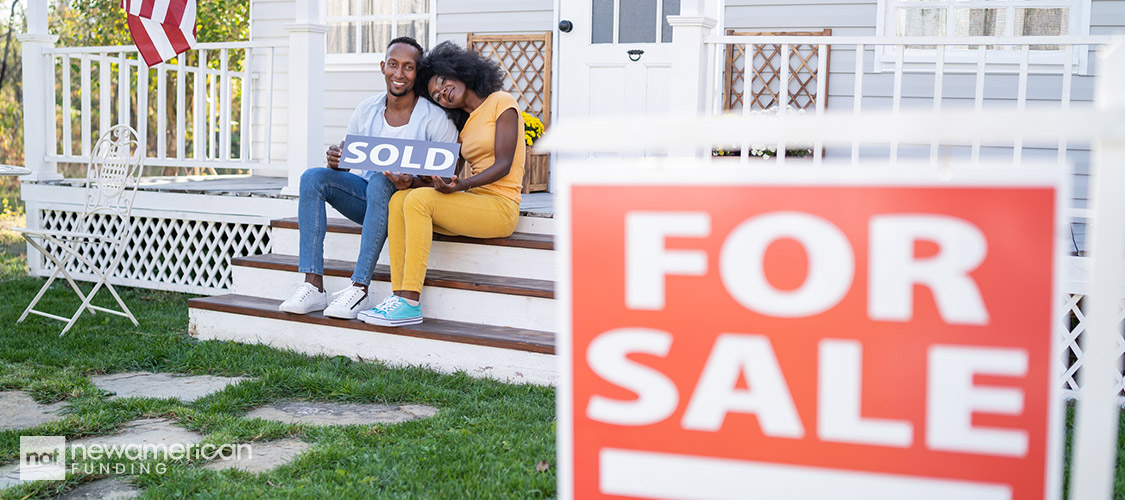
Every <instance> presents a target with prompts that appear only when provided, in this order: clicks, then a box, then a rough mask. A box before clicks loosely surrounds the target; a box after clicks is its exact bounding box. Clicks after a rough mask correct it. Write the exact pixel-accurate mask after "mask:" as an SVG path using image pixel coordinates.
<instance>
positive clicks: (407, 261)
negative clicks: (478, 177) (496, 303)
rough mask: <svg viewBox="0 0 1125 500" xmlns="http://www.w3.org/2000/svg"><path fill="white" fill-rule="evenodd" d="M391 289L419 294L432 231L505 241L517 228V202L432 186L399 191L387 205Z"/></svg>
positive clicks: (484, 192) (424, 275)
mask: <svg viewBox="0 0 1125 500" xmlns="http://www.w3.org/2000/svg"><path fill="white" fill-rule="evenodd" d="M388 210H389V212H390V214H389V217H388V221H387V240H388V241H389V243H390V257H391V289H392V290H405V291H410V292H418V293H421V292H422V282H423V281H425V280H426V265H427V263H428V262H429V260H430V244H431V243H432V242H433V239H434V233H435V232H437V233H441V234H449V235H462V236H469V237H472V238H504V237H507V236H510V235H511V234H512V231H515V230H516V222H518V221H519V215H520V213H519V204H518V203H516V202H515V201H512V200H510V199H508V198H505V197H503V196H500V195H498V194H493V193H491V192H488V191H485V190H481V189H476V190H473V191H472V192H468V191H459V192H456V193H448V194H446V193H439V192H437V191H436V190H434V188H428V187H426V188H415V189H403V190H400V191H399V192H397V193H395V194H394V196H391V202H390V204H389V205H388Z"/></svg>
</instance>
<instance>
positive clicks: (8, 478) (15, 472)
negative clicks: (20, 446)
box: [0, 462, 20, 490]
mask: <svg viewBox="0 0 1125 500" xmlns="http://www.w3.org/2000/svg"><path fill="white" fill-rule="evenodd" d="M17 484H20V463H19V462H14V463H10V464H8V465H4V466H0V490H2V489H4V488H10V487H12V486H15V485H17Z"/></svg>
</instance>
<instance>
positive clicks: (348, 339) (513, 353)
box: [188, 309, 558, 385]
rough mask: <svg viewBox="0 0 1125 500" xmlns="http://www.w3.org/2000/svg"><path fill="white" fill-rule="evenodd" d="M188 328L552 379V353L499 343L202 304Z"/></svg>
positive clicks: (508, 377)
mask: <svg viewBox="0 0 1125 500" xmlns="http://www.w3.org/2000/svg"><path fill="white" fill-rule="evenodd" d="M188 317H189V327H188V328H189V331H190V332H191V334H192V335H194V336H195V337H196V338H198V339H200V340H230V341H235V342H241V343H245V344H263V345H268V346H271V347H274V348H278V349H289V350H293V351H297V352H301V353H304V354H309V355H320V354H323V355H327V356H347V357H349V358H352V359H357V360H361V361H381V362H383V363H386V364H388V365H391V366H425V367H427V368H430V369H432V370H435V371H439V372H442V373H454V372H457V371H464V372H465V373H467V374H468V375H470V376H473V377H478V378H491V379H495V380H500V381H503V382H509V383H529V384H536V385H555V384H556V381H557V378H558V377H557V375H556V360H555V356H553V355H550V354H541V353H534V352H526V351H517V350H513V349H502V348H498V347H486V346H479V345H473V344H462V343H457V342H445V341H440V340H433V339H423V338H417V337H409V336H405V335H390V334H385V333H379V332H370V331H361V330H353V329H349V328H338V327H333V326H326V325H314V324H309V323H302V322H296V321H286V320H282V319H273V318H262V317H258V316H247V315H241V314H233V313H226V312H218V311H211V310H206V309H189V310H188Z"/></svg>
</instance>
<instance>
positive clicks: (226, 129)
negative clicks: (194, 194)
mask: <svg viewBox="0 0 1125 500" xmlns="http://www.w3.org/2000/svg"><path fill="white" fill-rule="evenodd" d="M219 54H220V56H219V73H220V74H221V76H220V77H219V78H221V80H220V84H221V85H222V87H221V89H222V90H221V91H220V92H219V94H220V96H219V110H220V114H219V130H220V131H219V156H220V157H221V158H222V159H223V161H230V121H231V117H232V115H233V114H234V111H233V110H232V108H233V107H234V106H232V104H234V103H232V102H231V95H230V71H229V70H230V67H229V62H228V61H227V58H228V55H229V54H228V52H227V49H223V50H221V51H219Z"/></svg>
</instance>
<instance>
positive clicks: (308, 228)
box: [297, 167, 396, 285]
mask: <svg viewBox="0 0 1125 500" xmlns="http://www.w3.org/2000/svg"><path fill="white" fill-rule="evenodd" d="M395 191H396V189H395V186H394V184H392V183H391V181H390V180H388V179H387V178H386V177H383V176H382V175H379V174H376V175H375V176H373V177H372V178H371V182H368V181H366V180H364V179H363V178H362V177H360V176H358V175H355V174H352V173H349V172H347V171H342V170H332V169H330V168H323V167H314V168H310V169H308V170H306V171H305V173H304V174H301V196H300V199H299V200H298V205H297V225H298V228H299V230H300V234H301V242H300V256H299V257H298V259H297V270H298V271H299V272H302V273H314V274H321V275H323V274H324V233H325V231H327V229H328V215H327V212H326V210H325V207H324V202H328V204H330V205H332V208H335V209H336V210H337V211H338V212H340V213H341V214H343V215H344V217H347V218H349V219H351V220H352V221H354V222H355V223H356V224H360V225H362V226H363V232H362V233H360V239H359V256H358V257H357V258H356V262H355V271H354V272H353V273H352V281H353V282H356V283H359V284H361V285H367V284H368V283H369V282H370V281H371V272H372V271H373V270H374V269H375V261H376V260H377V259H378V258H379V253H381V252H382V251H383V244H384V243H386V241H387V202H388V201H390V199H391V195H393V194H395Z"/></svg>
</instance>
